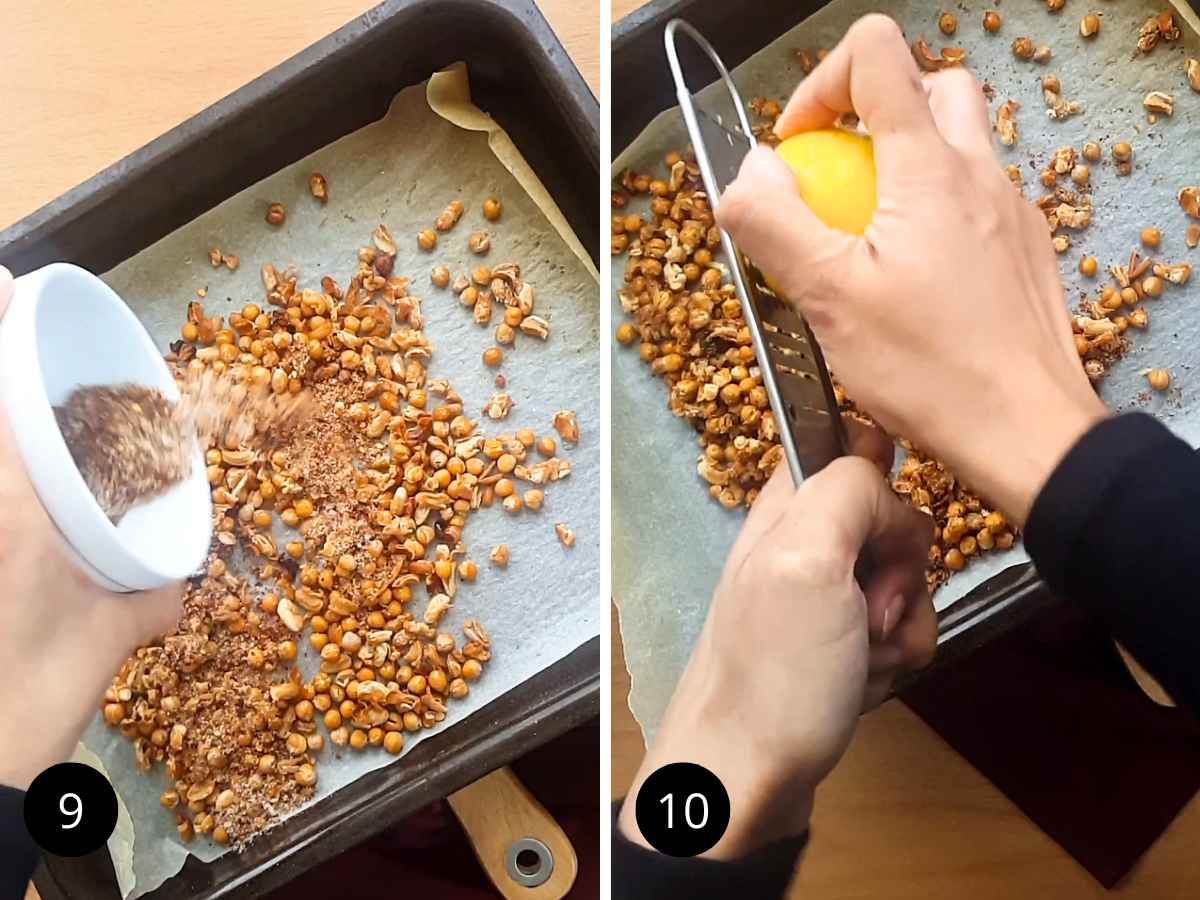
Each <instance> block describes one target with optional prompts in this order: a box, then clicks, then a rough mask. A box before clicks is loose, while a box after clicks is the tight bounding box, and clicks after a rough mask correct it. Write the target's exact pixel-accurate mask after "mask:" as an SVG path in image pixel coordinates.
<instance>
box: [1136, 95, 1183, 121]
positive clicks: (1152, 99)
mask: <svg viewBox="0 0 1200 900" xmlns="http://www.w3.org/2000/svg"><path fill="white" fill-rule="evenodd" d="M1142 106H1144V107H1146V109H1148V110H1150V112H1152V113H1161V114H1162V115H1165V116H1170V115H1173V114H1174V112H1175V98H1174V97H1172V96H1171V95H1170V94H1164V93H1163V92H1162V91H1151V92H1150V93H1148V94H1147V95H1146V97H1145V99H1143V100H1142Z"/></svg>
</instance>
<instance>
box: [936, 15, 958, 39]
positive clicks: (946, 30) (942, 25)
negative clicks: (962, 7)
mask: <svg viewBox="0 0 1200 900" xmlns="http://www.w3.org/2000/svg"><path fill="white" fill-rule="evenodd" d="M938 30H939V31H941V33H942V34H944V35H951V34H954V32H956V31H957V30H958V18H957V17H956V16H955V15H954V13H948V12H945V13H942V14H941V15H940V16H938Z"/></svg>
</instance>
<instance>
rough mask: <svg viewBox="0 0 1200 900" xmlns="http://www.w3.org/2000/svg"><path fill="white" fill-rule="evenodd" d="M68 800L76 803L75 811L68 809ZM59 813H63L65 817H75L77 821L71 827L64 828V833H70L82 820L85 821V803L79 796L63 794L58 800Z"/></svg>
mask: <svg viewBox="0 0 1200 900" xmlns="http://www.w3.org/2000/svg"><path fill="white" fill-rule="evenodd" d="M68 800H74V801H75V805H74V808H73V809H68V808H67V801H68ZM58 811H59V812H60V813H62V814H63V815H64V816H74V817H75V821H74V822H72V823H71V824H70V825H63V826H62V828H63V830H64V831H69V830H71V829H72V828H74V827H75V826H76V825H78V824H79V822H80V820H82V819H83V801H82V800H80V799H79V795H78V794H63V795H62V796H61V797H59V798H58Z"/></svg>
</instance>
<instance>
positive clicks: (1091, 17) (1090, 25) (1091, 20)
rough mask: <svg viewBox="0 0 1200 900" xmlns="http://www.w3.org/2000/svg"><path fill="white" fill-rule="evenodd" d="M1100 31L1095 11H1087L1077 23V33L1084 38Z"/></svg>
mask: <svg viewBox="0 0 1200 900" xmlns="http://www.w3.org/2000/svg"><path fill="white" fill-rule="evenodd" d="M1099 31H1100V17H1099V16H1098V15H1096V14H1095V13H1088V14H1087V15H1086V16H1084V17H1083V19H1082V20H1081V21H1080V23H1079V33H1080V34H1081V35H1083V36H1084V37H1085V38H1087V37H1092V36H1094V35H1095V34H1096V33H1097V32H1099Z"/></svg>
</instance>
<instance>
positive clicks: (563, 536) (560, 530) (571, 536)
mask: <svg viewBox="0 0 1200 900" xmlns="http://www.w3.org/2000/svg"><path fill="white" fill-rule="evenodd" d="M554 533H555V534H557V535H558V539H559V540H560V541H562V545H563V546H564V547H574V546H575V532H574V531H572V530H571V529H570V527H568V526H567V524H566V523H565V522H555V523H554Z"/></svg>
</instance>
